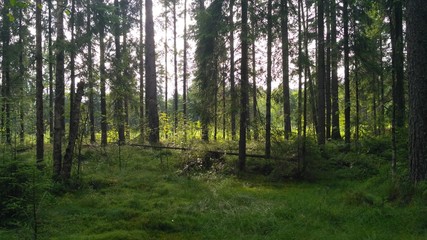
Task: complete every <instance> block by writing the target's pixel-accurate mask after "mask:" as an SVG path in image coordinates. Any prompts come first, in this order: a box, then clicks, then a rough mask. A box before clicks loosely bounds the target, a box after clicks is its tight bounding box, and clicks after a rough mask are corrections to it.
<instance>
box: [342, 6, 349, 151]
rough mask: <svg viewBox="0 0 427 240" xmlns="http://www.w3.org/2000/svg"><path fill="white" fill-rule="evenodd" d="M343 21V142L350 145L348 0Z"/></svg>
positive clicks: (344, 8)
mask: <svg viewBox="0 0 427 240" xmlns="http://www.w3.org/2000/svg"><path fill="white" fill-rule="evenodd" d="M343 2H344V7H343V21H344V118H345V119H344V120H345V127H344V130H345V142H346V143H347V144H348V147H350V145H349V144H350V139H351V133H350V56H349V55H350V47H349V39H348V38H349V35H348V21H349V18H348V0H343Z"/></svg>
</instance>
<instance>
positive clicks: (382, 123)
mask: <svg viewBox="0 0 427 240" xmlns="http://www.w3.org/2000/svg"><path fill="white" fill-rule="evenodd" d="M379 49H380V58H379V62H380V69H381V71H380V75H379V78H380V82H379V89H380V90H379V91H380V93H379V94H380V96H379V98H380V99H379V101H380V119H379V122H380V126H379V128H380V132H381V133H382V134H384V132H385V107H384V106H385V99H384V74H383V71H382V70H383V69H384V67H383V55H384V53H383V38H382V34H380V39H379Z"/></svg>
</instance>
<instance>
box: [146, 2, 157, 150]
mask: <svg viewBox="0 0 427 240" xmlns="http://www.w3.org/2000/svg"><path fill="white" fill-rule="evenodd" d="M145 17H146V20H145V87H146V101H145V104H146V109H147V115H148V127H149V128H150V132H149V141H150V143H158V142H159V115H158V112H157V81H156V60H155V57H156V54H155V45H154V21H153V3H152V1H151V0H146V1H145Z"/></svg>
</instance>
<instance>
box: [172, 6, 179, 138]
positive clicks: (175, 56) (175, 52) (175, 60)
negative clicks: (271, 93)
mask: <svg viewBox="0 0 427 240" xmlns="http://www.w3.org/2000/svg"><path fill="white" fill-rule="evenodd" d="M176 40H177V37H176V0H173V67H174V77H175V89H174V94H173V106H174V108H173V114H174V125H173V132H174V133H175V134H176V129H177V128H178V49H177V46H176Z"/></svg>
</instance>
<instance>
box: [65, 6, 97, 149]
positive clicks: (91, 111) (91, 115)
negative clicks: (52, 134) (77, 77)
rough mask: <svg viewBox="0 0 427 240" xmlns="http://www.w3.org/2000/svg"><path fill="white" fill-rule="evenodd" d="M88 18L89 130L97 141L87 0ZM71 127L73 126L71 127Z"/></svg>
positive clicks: (88, 16) (92, 140)
mask: <svg viewBox="0 0 427 240" xmlns="http://www.w3.org/2000/svg"><path fill="white" fill-rule="evenodd" d="M86 4H87V6H86V7H87V9H86V11H87V19H86V31H87V35H88V46H87V70H88V83H89V106H88V108H89V109H88V110H89V126H90V127H89V130H90V142H91V143H95V142H96V137H95V103H94V91H95V89H94V82H93V81H94V79H93V61H92V28H91V25H90V23H91V14H90V11H91V10H90V9H91V5H90V4H91V3H90V0H87V3H86ZM70 129H71V127H70Z"/></svg>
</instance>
